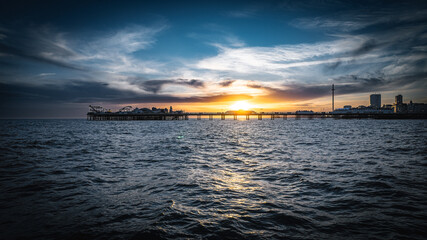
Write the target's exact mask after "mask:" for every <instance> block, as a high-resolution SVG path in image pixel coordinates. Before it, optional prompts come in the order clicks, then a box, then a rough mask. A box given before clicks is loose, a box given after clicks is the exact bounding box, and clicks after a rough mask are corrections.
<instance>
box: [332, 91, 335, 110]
mask: <svg viewBox="0 0 427 240" xmlns="http://www.w3.org/2000/svg"><path fill="white" fill-rule="evenodd" d="M331 90H332V112H333V111H334V109H335V107H334V93H335V87H334V84H332V89H331Z"/></svg>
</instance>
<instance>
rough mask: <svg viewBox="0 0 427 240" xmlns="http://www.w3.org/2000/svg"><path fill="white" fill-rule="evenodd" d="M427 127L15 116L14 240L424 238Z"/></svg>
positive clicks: (7, 200) (5, 133) (9, 186)
mask: <svg viewBox="0 0 427 240" xmlns="http://www.w3.org/2000/svg"><path fill="white" fill-rule="evenodd" d="M426 129H427V128H426V121H424V120H408V121H382V120H333V119H324V120H322V119H315V120H294V119H289V120H282V119H276V120H270V119H268V120H262V121H259V120H250V121H234V120H231V119H228V120H224V121H221V120H213V121H210V120H201V121H198V120H189V121H145V122H88V121H80V120H69V121H58V120H52V121H45V120H43V121H42V120H40V121H37V120H31V121H16V120H13V121H3V122H2V125H1V129H0V134H1V138H0V143H1V146H2V150H1V152H0V153H1V159H2V161H1V162H0V171H1V175H0V190H1V192H2V193H3V194H1V195H0V203H1V206H2V208H0V214H1V216H8V217H7V218H4V217H3V218H2V219H1V224H0V234H2V235H0V238H1V239H15V238H26V237H28V236H33V237H32V238H34V239H46V238H51V237H50V236H52V238H55V239H60V238H69V237H70V236H71V239H82V238H84V239H86V238H89V239H106V238H108V239H110V238H114V239H132V238H133V239H156V238H157V239H158V238H169V239H171V238H173V239H175V238H180V239H187V238H214V239H215V238H224V236H227V237H229V238H236V239H240V238H253V239H272V238H273V239H283V238H291V239H293V238H296V239H307V238H309V239H319V238H322V239H327V238H329V237H330V236H331V234H333V236H334V237H336V238H346V237H348V236H352V237H353V238H355V239H366V238H369V237H370V238H379V239H383V238H387V239H399V238H401V237H402V236H406V237H408V236H409V237H410V238H411V239H423V236H425V234H426V232H425V229H426V228H424V227H423V226H424V225H425V223H424V221H422V220H421V219H426V218H427V216H426V212H425V211H424V210H425V204H424V203H425V199H426V196H427V188H426V185H425V182H426V180H427V179H426V177H425V176H426V175H425V173H426V172H427V169H426V168H427V162H426V161H427V159H426V158H425V156H426V153H427V148H426V146H427V142H426V141H427V140H426V139H427V131H426ZM23 222H24V223H26V227H25V228H24V229H23V228H22V223H23ZM35 234H36V237H34V236H35ZM37 236H39V237H37ZM85 237H86V238H85Z"/></svg>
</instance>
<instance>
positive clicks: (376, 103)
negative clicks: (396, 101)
mask: <svg viewBox="0 0 427 240" xmlns="http://www.w3.org/2000/svg"><path fill="white" fill-rule="evenodd" d="M370 102H371V107H373V108H381V94H371V96H370Z"/></svg>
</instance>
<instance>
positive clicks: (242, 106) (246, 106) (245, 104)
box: [230, 101, 253, 110]
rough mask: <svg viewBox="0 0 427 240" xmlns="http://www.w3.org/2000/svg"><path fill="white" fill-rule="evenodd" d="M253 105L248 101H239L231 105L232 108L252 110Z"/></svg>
mask: <svg viewBox="0 0 427 240" xmlns="http://www.w3.org/2000/svg"><path fill="white" fill-rule="evenodd" d="M252 107H253V106H252V105H251V104H249V103H248V102H246V101H237V102H235V103H234V104H233V105H231V106H230V110H250V109H251V108H252Z"/></svg>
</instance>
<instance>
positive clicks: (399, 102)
mask: <svg viewBox="0 0 427 240" xmlns="http://www.w3.org/2000/svg"><path fill="white" fill-rule="evenodd" d="M402 103H403V97H402V95H400V94H399V95H397V96H396V97H395V104H396V105H400V104H402Z"/></svg>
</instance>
